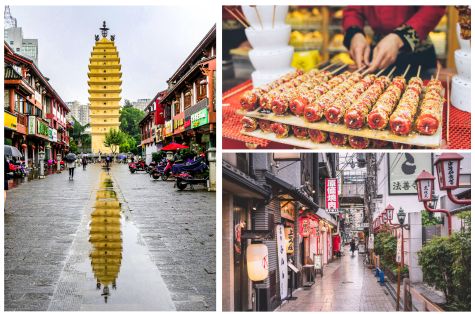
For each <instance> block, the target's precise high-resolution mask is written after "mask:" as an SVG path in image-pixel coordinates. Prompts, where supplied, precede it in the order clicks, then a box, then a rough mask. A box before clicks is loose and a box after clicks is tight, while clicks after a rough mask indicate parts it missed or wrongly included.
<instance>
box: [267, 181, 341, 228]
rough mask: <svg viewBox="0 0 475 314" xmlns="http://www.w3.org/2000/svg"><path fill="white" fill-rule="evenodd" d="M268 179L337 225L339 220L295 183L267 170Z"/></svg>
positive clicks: (321, 216)
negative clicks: (294, 184)
mask: <svg viewBox="0 0 475 314" xmlns="http://www.w3.org/2000/svg"><path fill="white" fill-rule="evenodd" d="M265 176H266V180H267V182H268V183H271V184H274V185H277V186H279V187H280V188H282V189H283V190H284V191H285V193H286V194H288V195H290V196H291V197H293V198H294V199H295V200H296V201H299V202H300V203H302V204H304V205H305V206H307V207H309V208H310V209H313V210H314V211H315V213H316V214H317V215H318V216H319V217H320V218H322V219H324V220H326V221H327V222H328V223H330V224H332V225H333V226H335V227H336V225H337V222H336V221H335V219H333V218H332V216H330V214H328V213H327V212H326V211H325V210H324V209H323V208H320V207H319V206H318V204H317V203H315V202H314V201H313V200H312V199H311V198H310V197H308V196H307V195H305V194H304V193H303V192H302V191H300V190H298V189H297V188H296V187H294V186H293V185H291V184H289V183H287V182H285V181H284V180H282V179H280V178H278V177H276V176H275V175H273V174H271V173H269V172H267V173H266V175H265Z"/></svg>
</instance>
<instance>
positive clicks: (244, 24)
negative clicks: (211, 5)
mask: <svg viewBox="0 0 475 314" xmlns="http://www.w3.org/2000/svg"><path fill="white" fill-rule="evenodd" d="M225 9H226V11H228V12H229V14H231V15H232V16H233V17H234V18H235V19H236V20H238V22H239V23H241V24H242V26H244V27H245V28H248V27H251V28H253V27H252V26H250V25H247V24H246V22H244V21H243V20H241V19H240V18H239V17H238V16H237V15H236V14H234V12H233V11H231V10H229V9H228V8H225Z"/></svg>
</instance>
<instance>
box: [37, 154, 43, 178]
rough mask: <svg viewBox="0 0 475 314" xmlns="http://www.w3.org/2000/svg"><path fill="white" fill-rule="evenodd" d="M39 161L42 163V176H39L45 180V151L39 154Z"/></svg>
mask: <svg viewBox="0 0 475 314" xmlns="http://www.w3.org/2000/svg"><path fill="white" fill-rule="evenodd" d="M38 160H39V161H40V175H39V176H38V178H39V179H43V178H44V177H45V151H44V150H40V151H39V152H38Z"/></svg>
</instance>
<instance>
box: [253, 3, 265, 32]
mask: <svg viewBox="0 0 475 314" xmlns="http://www.w3.org/2000/svg"><path fill="white" fill-rule="evenodd" d="M250 7H251V8H254V10H256V15H257V19H258V20H259V24H261V28H264V26H263V25H262V20H261V15H260V14H259V10H257V5H250Z"/></svg>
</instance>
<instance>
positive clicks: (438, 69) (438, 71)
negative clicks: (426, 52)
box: [435, 63, 440, 80]
mask: <svg viewBox="0 0 475 314" xmlns="http://www.w3.org/2000/svg"><path fill="white" fill-rule="evenodd" d="M439 73H440V66H439V64H438V63H437V74H436V75H435V79H436V80H438V79H439Z"/></svg>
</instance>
